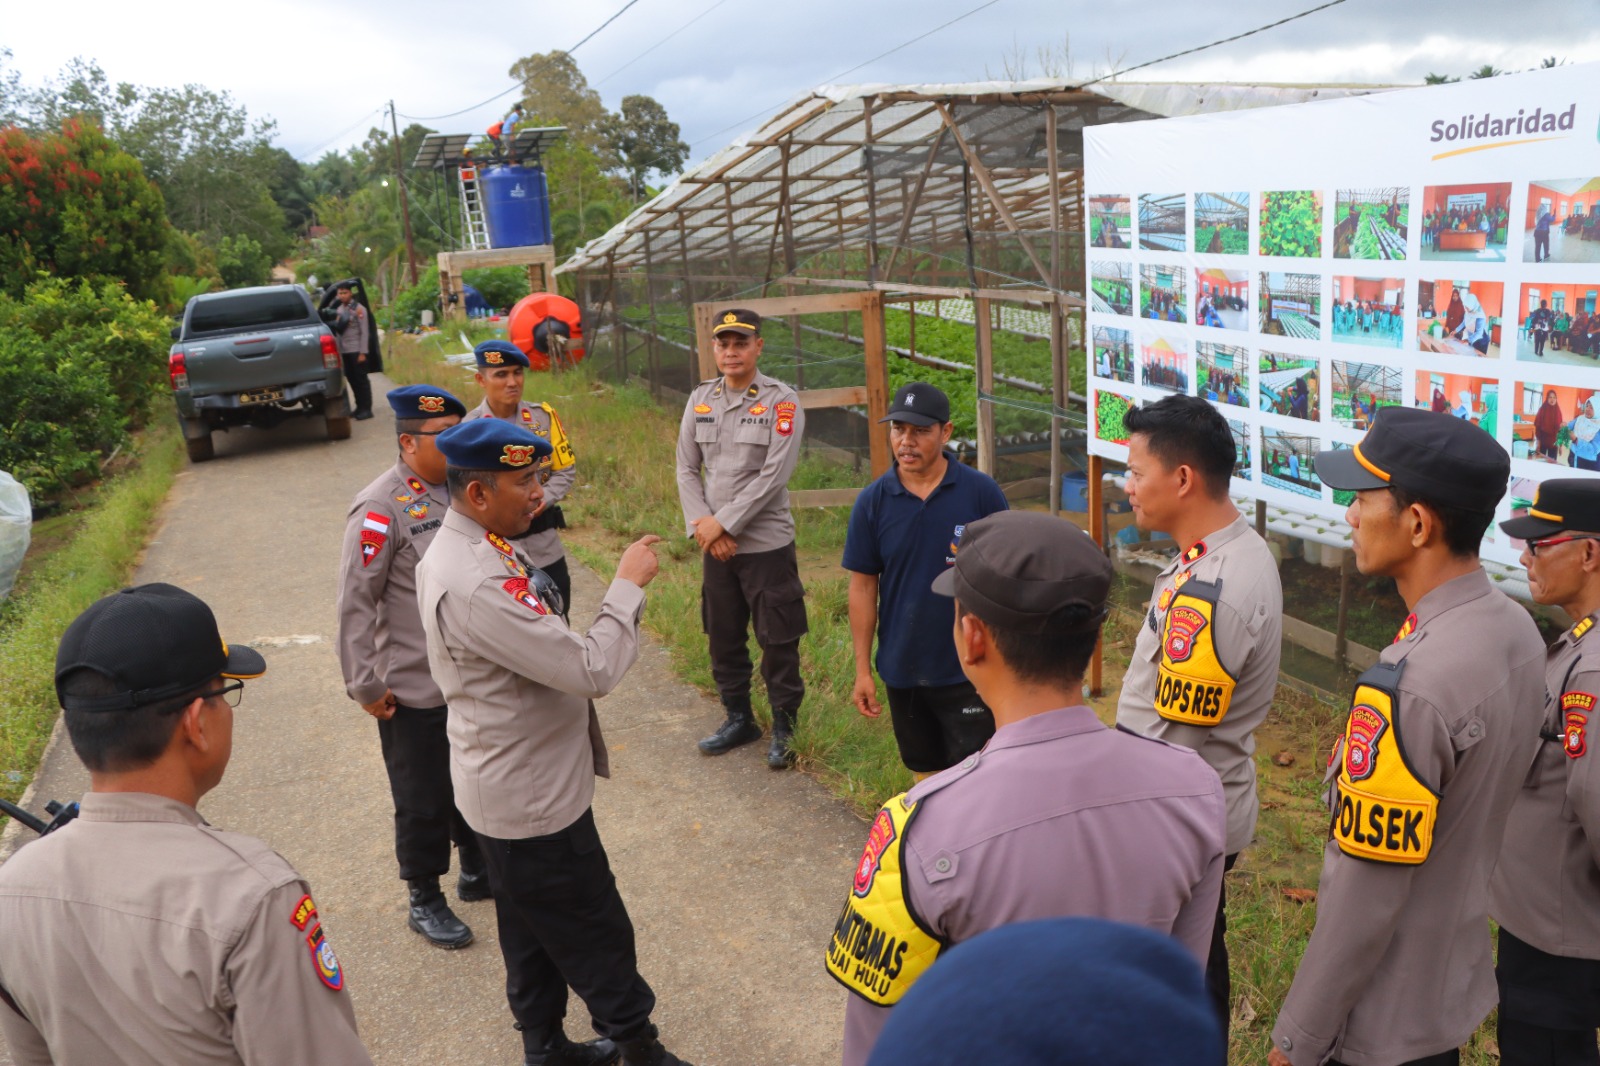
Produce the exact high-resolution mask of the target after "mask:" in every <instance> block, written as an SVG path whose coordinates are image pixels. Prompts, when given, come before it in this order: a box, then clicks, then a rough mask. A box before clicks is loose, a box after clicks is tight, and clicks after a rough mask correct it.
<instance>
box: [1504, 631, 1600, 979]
mask: <svg viewBox="0 0 1600 1066" xmlns="http://www.w3.org/2000/svg"><path fill="white" fill-rule="evenodd" d="M1594 625H1595V617H1594V616H1592V615H1591V616H1590V617H1588V618H1585V619H1583V620H1581V621H1579V622H1578V624H1577V625H1575V626H1573V627H1572V628H1571V629H1569V630H1567V632H1566V633H1565V634H1563V635H1562V637H1561V639H1560V640H1558V641H1556V642H1555V643H1554V644H1552V645H1551V646H1550V650H1549V652H1548V653H1547V658H1546V660H1545V672H1544V677H1545V691H1546V693H1547V695H1546V696H1545V703H1544V720H1543V728H1542V729H1541V730H1540V731H1539V733H1537V734H1532V735H1530V736H1527V737H1522V738H1519V742H1518V746H1517V749H1516V755H1517V758H1518V759H1519V760H1520V763H1519V765H1522V766H1525V767H1526V768H1527V776H1526V777H1525V778H1524V780H1523V782H1522V788H1521V789H1520V790H1518V792H1517V798H1516V802H1514V803H1513V804H1512V805H1511V816H1510V818H1508V819H1507V820H1506V835H1505V842H1504V843H1503V844H1502V845H1501V848H1500V863H1499V865H1498V866H1496V867H1495V871H1494V877H1493V878H1492V879H1491V880H1490V882H1489V913H1490V914H1492V915H1494V918H1495V921H1497V922H1499V923H1500V924H1501V925H1503V926H1505V927H1506V928H1507V929H1509V930H1511V932H1513V933H1514V934H1516V935H1517V937H1519V938H1520V939H1522V940H1524V941H1526V942H1527V943H1529V944H1532V945H1533V946H1534V947H1536V948H1538V949H1539V950H1540V951H1545V952H1549V953H1550V954H1551V955H1565V956H1568V957H1572V958H1580V959H1600V768H1597V767H1600V763H1597V761H1596V760H1600V755H1596V754H1595V753H1594V752H1593V751H1591V750H1590V745H1592V744H1594V743H1596V740H1595V738H1594V737H1593V736H1592V735H1591V734H1590V733H1589V728H1588V727H1589V723H1590V722H1591V721H1592V720H1593V714H1594V709H1595V701H1596V700H1597V699H1600V634H1596V633H1595V632H1594Z"/></svg>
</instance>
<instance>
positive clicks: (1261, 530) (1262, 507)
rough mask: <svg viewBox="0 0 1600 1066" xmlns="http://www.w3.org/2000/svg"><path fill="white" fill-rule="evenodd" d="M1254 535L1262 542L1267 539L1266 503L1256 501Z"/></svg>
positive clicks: (1264, 501)
mask: <svg viewBox="0 0 1600 1066" xmlns="http://www.w3.org/2000/svg"><path fill="white" fill-rule="evenodd" d="M1256 535H1257V536H1259V537H1260V538H1261V539H1262V540H1266V539H1267V501H1266V500H1257V501H1256Z"/></svg>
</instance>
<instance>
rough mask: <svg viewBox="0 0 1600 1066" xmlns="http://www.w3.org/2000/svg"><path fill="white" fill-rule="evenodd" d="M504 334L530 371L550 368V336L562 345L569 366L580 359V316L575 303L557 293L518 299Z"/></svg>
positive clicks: (538, 294) (581, 319)
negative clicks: (559, 340) (518, 350)
mask: <svg viewBox="0 0 1600 1066" xmlns="http://www.w3.org/2000/svg"><path fill="white" fill-rule="evenodd" d="M506 334H507V336H509V337H510V338H511V343H512V344H515V345H516V346H517V347H518V348H521V349H522V351H523V354H525V355H527V357H528V368H529V369H530V370H549V369H550V348H551V343H550V337H551V336H552V335H554V336H556V337H558V338H561V340H562V342H564V343H565V346H566V361H567V362H568V363H571V364H574V365H576V364H577V363H579V362H580V361H582V359H583V316H582V314H581V313H580V312H579V311H578V305H577V304H575V303H573V302H572V301H571V300H569V299H567V298H566V297H565V296H561V295H558V294H557V293H553V292H536V293H532V294H531V295H528V296H524V297H523V298H522V299H520V300H518V301H517V304H516V306H515V307H513V308H512V309H511V315H510V323H509V325H508V326H507V329H506ZM559 346H560V343H559V342H558V345H557V347H559Z"/></svg>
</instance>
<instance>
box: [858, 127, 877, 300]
mask: <svg viewBox="0 0 1600 1066" xmlns="http://www.w3.org/2000/svg"><path fill="white" fill-rule="evenodd" d="M862 123H863V126H862V132H863V133H864V135H865V136H864V137H863V138H862V139H863V140H864V141H866V144H864V145H863V146H862V148H861V168H862V170H863V171H864V172H865V174H866V182H867V284H868V285H876V284H877V283H878V190H877V182H875V181H873V180H872V97H868V98H867V99H866V101H864V103H863V108H862Z"/></svg>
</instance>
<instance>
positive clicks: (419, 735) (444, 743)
mask: <svg viewBox="0 0 1600 1066" xmlns="http://www.w3.org/2000/svg"><path fill="white" fill-rule="evenodd" d="M444 721H445V708H443V707H396V708H395V709H394V717H392V718H390V719H388V720H387V721H384V720H381V719H380V720H379V722H378V740H379V742H380V743H381V744H382V745H383V765H384V768H385V769H387V770H388V771H389V794H390V795H391V796H393V797H394V855H395V858H396V859H398V860H399V862H400V877H401V879H402V880H406V881H410V880H412V879H414V878H418V877H442V876H443V875H445V874H447V873H449V872H450V842H451V841H452V840H453V841H455V842H456V844H457V845H459V846H460V848H461V869H462V870H464V871H466V872H468V873H476V872H478V871H480V870H482V869H483V859H482V857H481V856H480V854H479V852H478V838H477V837H476V836H475V835H474V834H473V832H472V830H471V829H470V828H469V827H468V826H467V823H466V822H465V821H463V820H462V818H461V812H459V811H457V810H456V797H455V790H454V789H453V788H452V787H451V784H450V741H449V738H447V737H446V736H445V731H444Z"/></svg>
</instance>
